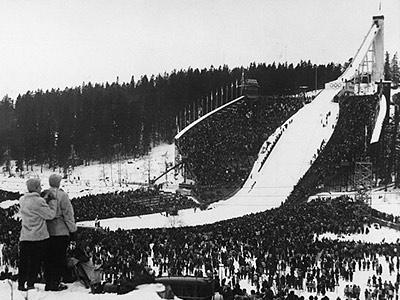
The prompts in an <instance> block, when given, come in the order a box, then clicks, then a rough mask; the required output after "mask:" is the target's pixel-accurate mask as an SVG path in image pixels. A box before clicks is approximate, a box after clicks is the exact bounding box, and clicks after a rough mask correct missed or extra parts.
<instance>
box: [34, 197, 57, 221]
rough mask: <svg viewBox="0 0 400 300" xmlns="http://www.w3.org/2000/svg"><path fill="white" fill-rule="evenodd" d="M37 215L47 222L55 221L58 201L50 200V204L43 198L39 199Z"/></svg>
mask: <svg viewBox="0 0 400 300" xmlns="http://www.w3.org/2000/svg"><path fill="white" fill-rule="evenodd" d="M37 213H38V214H39V216H41V217H42V218H43V219H45V220H51V219H54V217H55V216H56V213H57V201H56V200H54V199H53V200H50V201H49V202H48V203H47V202H46V200H45V199H44V198H42V197H38V205H37Z"/></svg>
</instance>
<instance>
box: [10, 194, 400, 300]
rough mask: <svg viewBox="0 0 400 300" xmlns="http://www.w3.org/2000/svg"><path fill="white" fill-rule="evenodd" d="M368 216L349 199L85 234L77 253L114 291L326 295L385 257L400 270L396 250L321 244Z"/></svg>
mask: <svg viewBox="0 0 400 300" xmlns="http://www.w3.org/2000/svg"><path fill="white" fill-rule="evenodd" d="M364 212H367V209H366V204H364V203H362V202H355V201H353V200H351V199H349V198H346V197H340V198H336V199H327V200H313V201H311V202H299V203H298V204H296V205H294V204H293V205H292V204H291V205H284V206H281V207H280V208H276V209H272V210H269V211H265V212H263V213H258V214H251V215H247V216H244V217H241V218H236V219H232V220H227V221H222V222H218V223H215V224H210V225H203V226H196V227H180V228H169V229H166V228H160V229H141V230H121V229H119V230H117V231H115V232H114V231H108V230H105V231H103V230H90V229H80V230H79V234H78V247H79V248H81V249H83V250H84V251H85V253H86V254H87V255H88V257H90V259H91V260H92V262H93V264H95V265H96V266H101V269H102V274H103V277H102V279H103V281H104V282H107V283H108V284H111V285H115V286H116V287H118V286H122V285H124V284H125V283H127V282H129V281H130V280H133V279H134V278H135V277H136V276H139V275H143V274H152V275H153V276H161V275H165V276H167V275H168V276H172V275H203V276H212V277H214V278H215V279H216V286H215V288H216V290H218V291H220V292H221V294H225V295H226V297H227V298H226V299H229V297H230V296H229V295H233V296H235V295H240V296H244V295H245V294H246V291H243V289H242V288H240V285H239V281H240V280H242V279H247V280H249V281H251V282H252V284H253V286H255V289H254V291H253V293H254V295H255V296H256V295H258V296H259V297H261V296H265V295H266V294H267V293H269V292H270V291H272V292H273V293H274V295H275V296H276V297H278V298H279V297H280V298H281V299H283V298H285V297H286V296H287V294H288V291H289V290H293V289H296V290H310V291H312V292H313V293H315V294H316V295H324V294H325V293H326V292H327V291H333V290H335V289H337V286H338V284H339V280H340V279H342V280H345V281H347V282H349V283H351V281H352V278H353V276H354V272H356V271H357V270H359V269H360V268H362V266H365V267H366V268H367V266H368V268H371V269H372V270H379V269H381V268H382V266H380V263H379V261H378V257H380V256H384V257H387V261H386V263H387V266H385V267H387V268H391V269H393V272H398V271H399V269H398V268H399V263H398V261H397V260H396V255H397V253H396V250H395V248H396V246H395V245H394V244H389V243H381V244H369V243H359V242H354V241H347V242H339V241H333V240H330V239H326V238H317V236H318V235H319V234H322V233H325V232H332V233H335V234H351V233H361V232H365V230H366V228H368V227H369V226H370V225H371V224H369V220H370V219H369V217H368V214H367V213H364ZM14 259H16V257H15V258H14ZM14 265H15V262H14ZM378 274H379V273H378Z"/></svg>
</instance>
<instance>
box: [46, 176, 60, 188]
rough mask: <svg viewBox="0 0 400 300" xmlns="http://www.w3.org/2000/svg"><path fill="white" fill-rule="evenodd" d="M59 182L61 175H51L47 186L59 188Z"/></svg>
mask: <svg viewBox="0 0 400 300" xmlns="http://www.w3.org/2000/svg"><path fill="white" fill-rule="evenodd" d="M60 182H61V175H58V174H51V175H50V177H49V185H50V186H51V187H53V188H59V187H60Z"/></svg>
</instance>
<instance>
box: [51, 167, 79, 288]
mask: <svg viewBox="0 0 400 300" xmlns="http://www.w3.org/2000/svg"><path fill="white" fill-rule="evenodd" d="M60 183H61V176H60V175H58V174H52V175H50V177H49V185H50V189H49V190H50V192H52V193H53V194H54V197H55V199H56V203H57V212H56V216H55V217H54V219H52V220H49V221H47V229H48V230H49V234H50V239H49V243H48V248H47V255H46V259H45V271H44V273H45V281H46V285H45V290H46V291H60V290H64V289H66V288H67V286H66V285H64V284H62V283H61V279H62V277H63V274H65V272H66V270H67V249H68V246H69V243H70V241H71V240H75V239H76V230H77V227H76V224H75V218H74V209H73V207H72V204H71V201H70V199H69V197H68V194H67V193H66V192H64V191H63V190H62V189H60Z"/></svg>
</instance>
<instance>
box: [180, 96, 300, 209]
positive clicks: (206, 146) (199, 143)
mask: <svg viewBox="0 0 400 300" xmlns="http://www.w3.org/2000/svg"><path fill="white" fill-rule="evenodd" d="M304 104H305V99H304V97H301V96H297V97H289V96H282V97H259V98H258V99H243V100H240V101H238V102H236V103H235V104H234V105H231V106H228V107H226V108H224V109H223V110H220V111H218V112H216V113H215V114H213V115H211V116H210V117H208V118H207V119H205V120H203V121H202V122H200V123H199V124H197V125H196V126H195V127H193V128H192V129H191V130H189V131H187V132H186V133H185V134H184V135H182V136H181V137H180V138H179V139H178V140H176V141H175V143H176V145H177V147H178V149H179V151H180V153H181V154H182V155H183V156H184V157H185V163H186V168H187V169H188V171H189V174H190V176H191V177H192V179H194V180H195V181H196V195H198V196H199V197H200V198H201V200H203V201H205V202H213V201H216V200H220V199H221V198H224V196H226V194H229V192H231V191H233V190H236V189H237V188H238V187H240V186H241V185H242V184H243V183H244V181H245V180H246V178H247V177H248V175H249V174H250V171H251V169H252V167H253V164H254V162H255V160H256V159H257V155H258V152H259V150H260V148H261V146H262V144H263V142H264V141H265V140H266V139H267V138H268V137H269V136H270V135H271V134H272V133H273V132H274V131H275V130H276V129H277V128H278V127H279V126H281V125H282V124H283V123H284V122H285V121H286V120H288V119H289V118H290V117H291V116H292V115H293V114H294V113H296V112H297V111H298V110H299V109H300V108H301V107H303V106H304ZM216 178H218V180H215V179H216Z"/></svg>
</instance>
